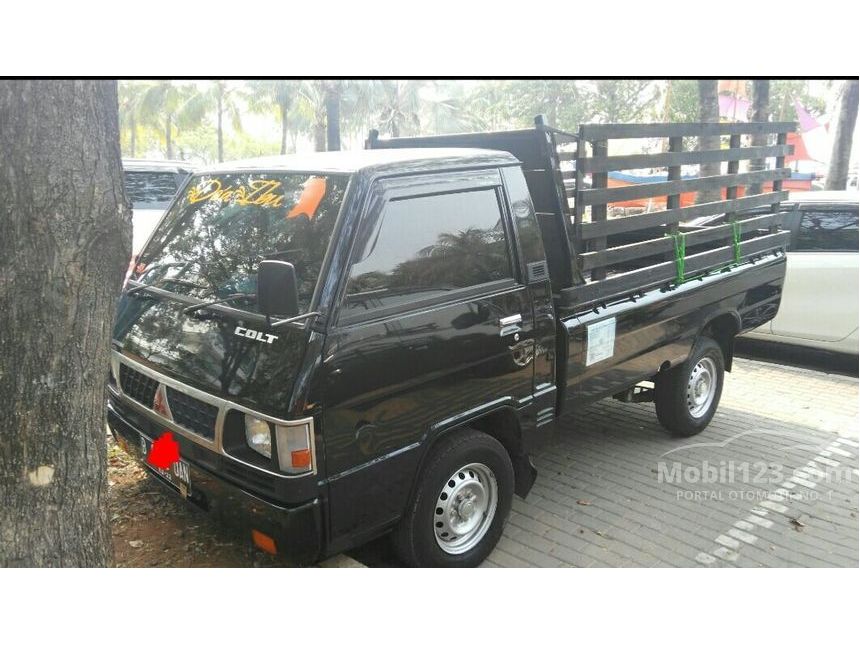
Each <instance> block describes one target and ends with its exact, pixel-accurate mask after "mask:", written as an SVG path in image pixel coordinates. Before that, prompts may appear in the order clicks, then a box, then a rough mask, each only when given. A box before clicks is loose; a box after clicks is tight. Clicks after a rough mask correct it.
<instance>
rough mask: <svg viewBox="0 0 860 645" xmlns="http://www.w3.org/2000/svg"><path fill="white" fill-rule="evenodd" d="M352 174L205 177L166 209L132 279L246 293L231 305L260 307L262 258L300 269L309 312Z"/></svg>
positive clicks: (210, 294) (199, 291)
mask: <svg viewBox="0 0 860 645" xmlns="http://www.w3.org/2000/svg"><path fill="white" fill-rule="evenodd" d="M348 180H349V177H348V176H345V175H318V174H295V173H291V174H283V173H253V174H251V173H237V174H218V175H199V176H196V177H194V178H193V179H192V180H191V181H190V182H189V183H188V185H187V186H186V188H185V191H184V193H183V194H182V196H181V197H180V199H179V200H177V202H176V204H175V205H174V206H173V208H172V209H171V210H170V211H169V212H168V213H167V215H166V216H165V218H164V220H163V221H162V222H161V225H160V226H159V227H158V228H157V229H156V231H155V233H154V234H153V237H152V240H151V241H150V243H149V244H148V245H147V246H146V248H145V249H144V252H143V253H142V254H141V256H140V258H139V261H138V264H137V266H136V267H135V269H134V273H133V276H132V277H133V278H134V279H137V278H138V277H140V281H141V282H142V283H145V284H149V285H157V286H159V287H160V288H162V289H167V290H170V291H175V292H177V293H181V294H184V295H189V296H194V297H196V298H201V299H204V300H215V299H217V298H226V297H231V296H234V295H235V294H246V295H247V296H248V297H247V298H245V299H236V300H233V301H231V303H230V306H231V307H233V308H236V309H242V310H246V311H250V312H255V313H256V312H257V307H256V303H255V302H254V295H255V294H256V290H257V268H258V266H259V263H260V261H261V260H283V261H285V262H290V263H292V264H293V265H294V266H295V268H296V278H297V281H298V287H299V307H300V311H301V312H302V313H304V312H307V311H308V307H309V306H310V302H311V297H312V296H313V292H314V288H315V287H316V283H317V278H318V277H319V274H320V270H321V269H322V262H323V257H324V255H325V252H326V249H327V248H328V243H329V240H330V238H331V235H332V231H333V230H334V223H335V220H336V219H337V214H338V211H339V210H340V205H341V202H342V201H343V197H344V193H345V192H346V186H347V182H348Z"/></svg>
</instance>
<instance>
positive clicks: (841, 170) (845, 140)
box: [824, 80, 858, 190]
mask: <svg viewBox="0 0 860 645" xmlns="http://www.w3.org/2000/svg"><path fill="white" fill-rule="evenodd" d="M857 94H858V87H857V81H856V80H853V81H845V85H843V86H842V95H841V97H840V99H839V114H838V115H837V117H836V131H835V132H834V133H833V152H832V153H831V155H830V168H828V170H827V181H826V182H825V184H824V189H825V190H845V187H846V186H847V184H848V163H849V161H850V159H851V143H852V141H853V139H854V126H855V125H856V123H857V98H858V96H857Z"/></svg>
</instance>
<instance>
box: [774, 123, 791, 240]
mask: <svg viewBox="0 0 860 645" xmlns="http://www.w3.org/2000/svg"><path fill="white" fill-rule="evenodd" d="M787 139H788V135H787V134H786V133H785V132H780V133H779V134H778V135H776V143H777V144H783V143H785V142H786V140H787ZM776 167H777V168H785V157H777V158H776ZM790 176H791V175H789V177H790ZM780 190H782V181H775V182H773V192H777V191H780ZM778 208H779V206H778V205H777V204H774V205H773V206H771V210H772V211H773V212H774V213H775V212H776V211H777V209H778ZM775 231H776V228H775V227H771V233H774V232H775Z"/></svg>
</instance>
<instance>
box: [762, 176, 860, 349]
mask: <svg viewBox="0 0 860 645" xmlns="http://www.w3.org/2000/svg"><path fill="white" fill-rule="evenodd" d="M857 202H858V193H857V192H855V191H813V192H806V193H792V194H790V195H789V198H788V201H786V202H783V204H782V207H783V208H784V209H786V210H793V212H792V213H791V214H790V215H789V216H787V218H786V221H787V223H788V225H789V227H790V230H791V244H790V246H789V250H788V253H787V259H788V266H787V269H786V274H785V285H784V287H783V292H782V302H781V304H780V306H779V312H778V313H777V315H776V317H775V318H774V319H773V320H771V321H770V322H769V323H767V324H766V325H762V326H761V327H759V328H757V329H754V330H753V331H751V332H749V333H747V334H746V336H747V337H749V338H754V339H756V340H764V341H773V342H778V343H787V344H791V345H802V346H805V347H813V348H817V349H824V350H829V351H833V352H839V353H843V354H854V355H856V354H857V353H858V331H857V328H858V322H857V321H858V269H860V266H858V227H857Z"/></svg>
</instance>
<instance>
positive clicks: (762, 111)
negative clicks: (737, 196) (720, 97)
mask: <svg viewBox="0 0 860 645" xmlns="http://www.w3.org/2000/svg"><path fill="white" fill-rule="evenodd" d="M769 107H770V81H769V80H767V79H758V80H755V81H753V100H752V119H751V120H752V121H754V122H763V121H767V120H768V112H769ZM750 145H751V146H766V145H767V134H754V135H752V138H751V139H750ZM764 167H765V163H764V158H762V159H750V162H749V171H750V172H755V171H757V170H764ZM761 191H762V184H761V182H756V183H752V184H750V185H749V186H748V187H747V190H746V194H747V195H758V194H759V193H760V192H761Z"/></svg>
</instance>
